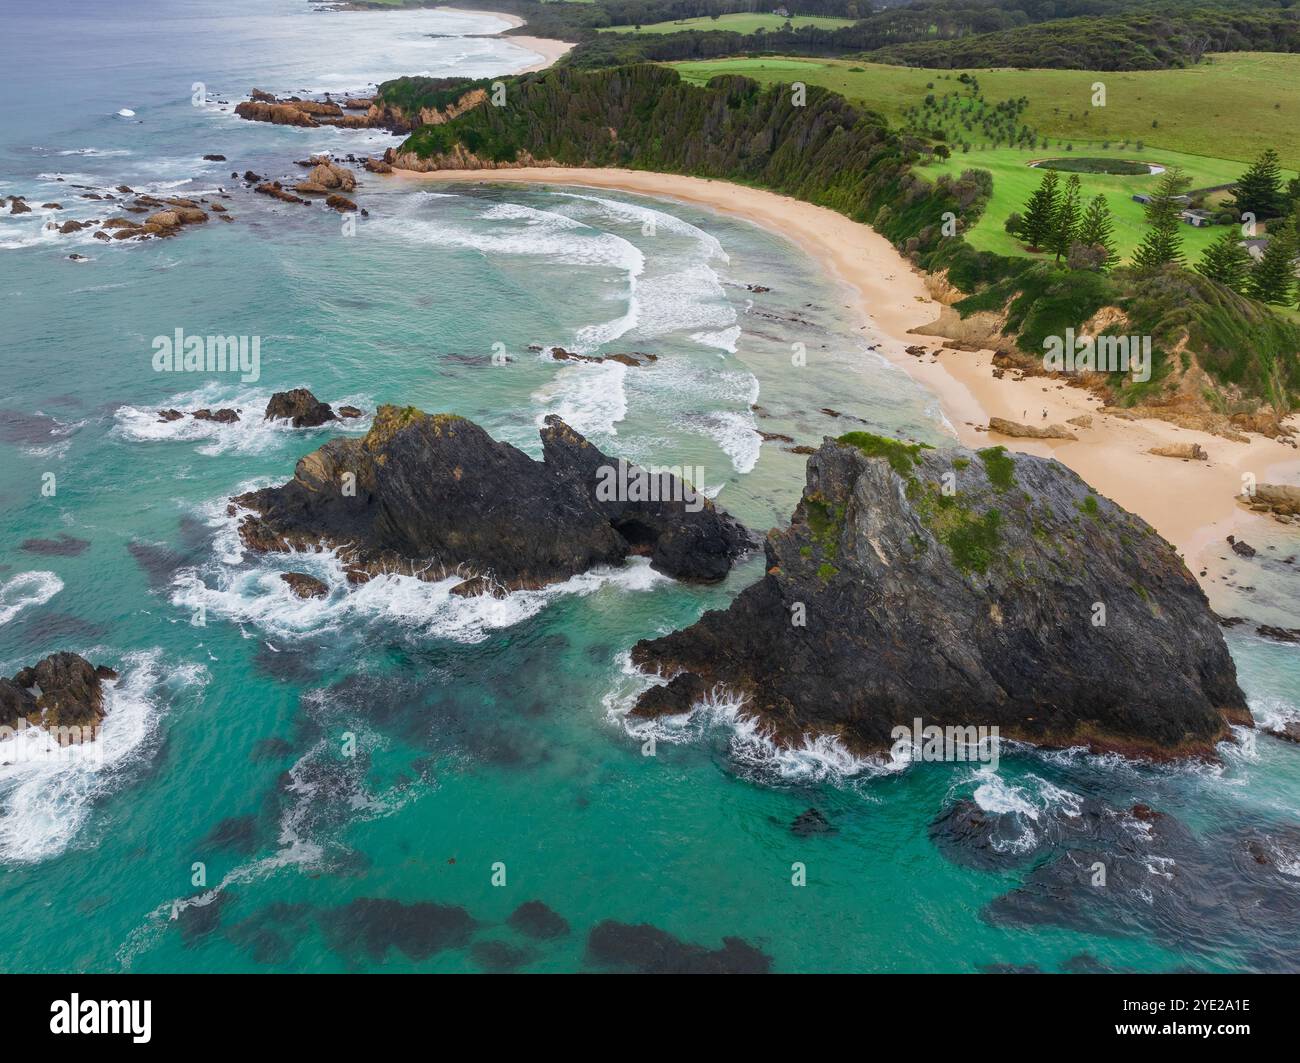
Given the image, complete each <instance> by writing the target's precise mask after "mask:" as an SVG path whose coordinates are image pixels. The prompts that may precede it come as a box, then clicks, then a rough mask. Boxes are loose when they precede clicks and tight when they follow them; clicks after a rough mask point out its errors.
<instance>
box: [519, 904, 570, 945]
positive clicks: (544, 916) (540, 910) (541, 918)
mask: <svg viewBox="0 0 1300 1063" xmlns="http://www.w3.org/2000/svg"><path fill="white" fill-rule="evenodd" d="M506 922H507V923H509V924H510V927H511V929H513V930H517V931H518V932H519V933H521V934H526V935H527V936H528V937H530V938H536V939H538V940H539V941H547V940H550V939H552V938H561V937H564V935H565V934H567V933H568V932H569V921H568V920H567V919H565V918H564V916H562V915H560V913H559V912H557V911H555V910H554V909H553V908H551V907H550V906H549V905H547V904H544V903H543V902H541V901H524V903H523V904H521V905H520V906H519V907H518V908H516V909H515V910H514V911H513V912H511V913H510V918H509V919H508V920H506Z"/></svg>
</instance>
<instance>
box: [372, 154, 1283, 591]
mask: <svg viewBox="0 0 1300 1063" xmlns="http://www.w3.org/2000/svg"><path fill="white" fill-rule="evenodd" d="M394 175H395V177H397V179H399V180H404V181H418V182H421V183H429V182H455V183H462V184H463V183H467V182H468V183H487V184H501V183H524V184H556V185H578V186H587V187H591V188H603V189H614V190H618V191H624V192H632V193H639V194H642V195H648V196H659V197H664V198H668V199H674V200H678V201H680V202H683V203H689V204H693V205H696V206H702V207H706V208H708V209H710V210H716V211H719V212H722V213H725V214H729V215H733V216H737V217H741V218H744V219H747V220H748V221H750V222H753V223H754V224H756V225H760V226H763V227H764V228H767V229H770V230H771V231H773V232H776V233H779V234H781V235H784V236H785V237H787V238H788V239H790V240H792V241H794V242H795V243H797V244H799V245H800V246H801V247H802V248H803V249H804V251H805V252H806V253H807V254H808V255H809V256H810V257H812V258H814V259H815V260H817V261H818V262H819V263H821V264H822V266H823V267H824V268H826V269H827V270H828V271H829V272H830V273H831V274H832V275H833V276H834V277H836V278H837V279H838V280H839V281H840V282H841V283H842V284H843V285H844V287H845V293H846V299H847V300H848V302H847V304H846V305H848V306H849V307H850V308H851V309H853V310H854V311H856V313H857V314H858V315H859V316H860V317H861V320H862V322H863V323H862V325H861V330H862V332H863V334H864V337H865V338H867V339H868V340H869V342H871V343H872V344H875V350H876V351H877V352H878V353H879V354H880V355H881V356H882V357H884V358H886V359H887V360H888V361H889V362H891V363H892V364H893V365H895V366H897V367H898V368H899V369H901V370H902V371H903V372H905V373H907V374H908V375H909V376H910V377H912V378H913V379H915V380H916V381H918V382H919V383H921V384H923V385H924V386H925V387H926V388H928V389H929V390H930V391H932V392H933V393H934V394H935V396H936V397H937V398H938V400H939V403H940V405H941V407H942V410H943V413H944V415H945V417H946V418H947V420H948V421H949V423H950V424H951V425H952V428H953V430H954V431H955V433H956V435H957V438H958V440H959V441H960V442H961V443H962V444H963V445H965V446H974V447H986V446H991V445H995V444H1003V445H1005V446H1006V447H1007V448H1008V449H1011V450H1016V451H1021V452H1023V453H1027V454H1037V455H1039V456H1042V457H1052V458H1055V459H1057V460H1058V461H1060V462H1062V463H1063V464H1065V465H1067V466H1069V467H1070V468H1071V469H1073V470H1074V471H1075V472H1077V473H1078V474H1079V475H1080V476H1081V477H1083V479H1084V480H1086V481H1087V482H1088V483H1089V484H1091V485H1092V486H1093V487H1094V488H1096V489H1097V490H1098V491H1100V492H1101V493H1102V494H1104V495H1106V496H1107V497H1109V498H1111V499H1113V500H1114V501H1115V502H1118V503H1119V504H1120V505H1121V506H1124V507H1125V508H1126V509H1129V510H1131V511H1132V512H1134V513H1137V514H1138V515H1139V516H1141V517H1142V518H1143V519H1144V520H1146V521H1147V522H1148V523H1150V524H1151V525H1152V526H1153V527H1154V528H1155V529H1156V530H1157V531H1158V532H1159V533H1160V534H1161V535H1162V536H1163V537H1164V538H1165V539H1167V540H1168V541H1169V542H1170V543H1172V544H1173V545H1174V546H1175V547H1176V548H1177V549H1178V551H1179V552H1180V553H1182V554H1183V556H1184V558H1185V560H1186V563H1187V565H1188V567H1189V568H1191V570H1192V571H1193V572H1195V573H1197V574H1198V575H1199V574H1200V573H1201V572H1202V571H1206V572H1208V573H1209V578H1206V577H1202V583H1203V584H1204V585H1206V586H1207V589H1208V588H1209V587H1210V586H1211V585H1212V584H1211V583H1210V579H1211V578H1213V576H1214V575H1215V574H1216V572H1217V571H1219V568H1218V559H1219V557H1220V554H1221V553H1222V547H1223V543H1224V541H1225V538H1226V537H1227V536H1228V535H1235V536H1236V537H1237V538H1246V539H1249V538H1250V536H1251V535H1252V534H1253V533H1254V532H1255V531H1257V530H1258V529H1261V528H1262V527H1264V526H1266V525H1268V524H1271V520H1270V518H1268V517H1266V516H1261V515H1259V514H1257V513H1252V512H1250V511H1249V510H1247V509H1245V508H1244V507H1243V506H1242V505H1241V504H1240V503H1238V502H1237V501H1236V496H1237V495H1238V494H1240V492H1241V490H1242V483H1243V477H1244V476H1246V475H1247V474H1250V475H1253V476H1254V478H1255V480H1256V481H1257V482H1258V483H1294V482H1296V481H1297V480H1298V479H1300V457H1297V454H1296V450H1295V448H1293V447H1291V446H1289V445H1288V444H1286V443H1285V442H1281V441H1279V440H1276V439H1270V438H1267V437H1265V436H1251V437H1250V439H1249V441H1248V442H1244V443H1243V442H1234V441H1232V440H1228V439H1225V438H1223V437H1221V436H1215V435H1211V434H1209V433H1206V432H1199V431H1195V430H1191V429H1185V428H1179V427H1177V426H1176V425H1173V424H1170V423H1168V422H1165V421H1159V420H1151V419H1141V420H1138V419H1134V420H1129V419H1126V418H1124V417H1120V416H1113V415H1109V414H1102V413H1101V412H1100V410H1101V405H1102V404H1101V400H1100V399H1099V398H1097V397H1096V396H1095V395H1093V394H1092V393H1091V392H1089V391H1087V390H1085V389H1083V388H1080V387H1071V386H1068V385H1067V384H1065V383H1064V382H1062V381H1061V380H1057V379H1054V378H1051V377H1042V376H1025V377H1023V378H1020V379H1016V378H1015V377H1014V376H1013V375H1012V374H1005V375H1002V376H1001V377H1000V378H999V377H995V376H994V375H993V352H992V351H988V350H984V351H957V350H953V349H952V348H951V347H950V346H949V344H950V341H949V340H947V339H944V338H943V337H938V336H932V335H928V334H926V332H925V331H924V330H925V328H926V326H927V325H930V324H932V323H933V322H934V321H935V320H936V318H937V317H938V316H939V312H940V310H941V309H942V304H941V303H940V302H939V301H938V300H937V299H935V298H934V297H933V295H932V294H931V292H930V289H929V287H928V285H927V282H926V277H925V275H924V274H922V273H920V272H919V271H917V270H916V269H914V268H913V267H912V265H911V264H910V263H909V262H907V260H906V259H904V258H903V256H902V255H901V254H900V253H899V252H898V250H897V249H896V248H895V247H894V246H893V245H892V244H891V243H890V242H889V240H887V239H886V238H885V237H884V236H882V235H880V234H879V233H877V232H875V231H874V230H873V229H871V228H870V227H868V226H866V225H862V224H860V223H858V222H854V221H851V220H850V219H848V218H846V217H845V216H844V215H842V214H839V213H838V212H836V211H833V210H831V209H829V208H827V207H819V206H815V205H814V204H811V203H805V202H803V201H802V200H797V199H793V198H791V197H789V196H783V195H779V194H777V193H774V192H768V191H764V190H761V189H756V188H749V187H746V186H742V185H736V184H732V183H730V182H727V181H720V180H710V179H706V178H699V177H687V176H683V175H679V174H661V173H651V172H646V171H640V170H622V169H599V168H579V167H527V168H502V169H494V170H491V171H483V170H436V171H431V172H427V173H415V172H412V171H402V170H395V171H394ZM918 345H923V346H926V347H928V348H929V349H930V350H931V351H934V350H942V353H941V354H939V355H938V356H937V357H935V356H933V355H932V354H930V353H927V354H925V355H924V356H922V357H915V356H913V355H910V354H908V353H907V348H908V347H916V346H918ZM1044 411H1046V417H1044ZM1085 415H1086V416H1090V417H1091V427H1074V426H1072V428H1071V430H1072V431H1073V432H1074V434H1075V435H1076V436H1077V438H1076V439H1072V440H1071V439H1024V438H1012V437H1009V436H1004V435H1001V434H999V433H996V432H990V431H988V429H987V426H988V423H989V419H990V418H992V417H1003V418H1006V419H1007V420H1010V421H1017V422H1025V423H1028V424H1031V425H1047V424H1054V423H1062V424H1063V423H1065V422H1067V421H1070V420H1071V419H1073V418H1078V417H1081V416H1085ZM1183 443H1196V444H1199V445H1200V446H1201V447H1202V448H1203V449H1204V450H1205V452H1206V454H1207V455H1208V458H1207V460H1205V461H1199V460H1180V459H1176V458H1169V457H1163V456H1157V455H1154V454H1151V453H1150V451H1151V450H1152V449H1153V448H1156V447H1167V446H1170V445H1173V444H1183Z"/></svg>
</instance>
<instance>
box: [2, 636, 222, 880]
mask: <svg viewBox="0 0 1300 1063" xmlns="http://www.w3.org/2000/svg"><path fill="white" fill-rule="evenodd" d="M162 672H163V668H162V661H161V651H158V650H151V651H147V652H137V653H132V654H129V655H128V656H127V657H126V658H125V660H124V662H123V665H122V677H121V678H120V679H119V680H117V681H108V682H105V684H104V709H105V713H106V715H105V717H104V720H103V723H102V724H101V725H100V729H99V734H98V736H97V737H96V738H95V740H94V741H93V742H86V743H83V744H81V745H69V746H59V745H58V744H57V743H54V742H52V741H50V739H49V737H48V735H47V734H46V732H44V731H43V730H41V729H40V728H35V727H32V728H28V729H27V730H25V731H21V732H19V733H18V734H17V735H15V736H14V737H12V738H9V739H6V740H5V741H3V742H0V860H4V861H9V862H15V863H31V862H34V861H38V860H44V859H48V858H49V857H51V856H54V855H57V854H58V853H60V852H62V851H63V850H64V849H65V848H67V846H68V845H69V844H70V843H71V842H72V841H73V839H74V838H75V837H76V835H77V834H78V833H79V832H80V831H81V830H82V829H83V827H84V826H85V823H86V821H87V820H88V819H89V817H90V815H91V812H92V811H93V809H94V805H95V802H96V800H98V799H99V798H100V797H102V796H103V795H105V794H107V793H108V792H110V791H111V790H112V789H113V788H114V787H115V786H116V785H117V782H118V781H119V780H120V778H121V774H122V770H123V769H124V768H125V767H127V766H128V765H130V764H132V763H133V762H134V761H135V759H136V758H137V756H138V755H139V753H140V751H141V750H142V749H143V748H145V747H146V746H147V745H148V739H149V738H150V736H151V735H152V734H153V733H154V730H155V729H156V727H157V724H158V720H159V717H160V715H161V714H162V712H163V708H162V707H161V705H160V701H161V699H162V698H163V697H165V695H166V694H168V693H175V692H177V691H180V690H183V689H184V688H186V687H189V686H193V685H195V684H198V683H202V682H205V681H206V672H205V671H204V669H202V668H200V667H198V666H193V665H187V666H184V667H181V668H168V669H167V670H166V679H165V680H164V679H162V678H160V677H161V675H162Z"/></svg>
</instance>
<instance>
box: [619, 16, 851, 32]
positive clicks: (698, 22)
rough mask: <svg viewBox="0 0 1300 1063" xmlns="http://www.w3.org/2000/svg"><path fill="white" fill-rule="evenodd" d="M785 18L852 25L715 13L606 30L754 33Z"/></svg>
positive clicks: (811, 18) (830, 22)
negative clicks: (675, 20)
mask: <svg viewBox="0 0 1300 1063" xmlns="http://www.w3.org/2000/svg"><path fill="white" fill-rule="evenodd" d="M787 22H789V23H790V24H791V25H793V26H794V28H795V29H799V27H801V26H816V27H817V28H818V29H823V30H833V29H838V28H839V27H840V26H852V25H853V19H851V18H828V17H826V16H822V15H791V16H790V17H789V18H782V17H781V16H780V15H745V14H737V15H719V16H718V17H717V18H709V17H708V16H705V17H703V18H685V19H681V20H680V21H677V22H655V23H651V24H650V25H648V26H642V27H641V28H640V29H637V28H636V27H635V26H610V27H609V29H607V30H605V31H604V32H606V33H684V32H686V31H687V30H729V31H730V32H732V33H755V32H757V31H758V30H760V29H761V30H777V29H780V28H781V27H782V26H784V25H785V24H786V23H787Z"/></svg>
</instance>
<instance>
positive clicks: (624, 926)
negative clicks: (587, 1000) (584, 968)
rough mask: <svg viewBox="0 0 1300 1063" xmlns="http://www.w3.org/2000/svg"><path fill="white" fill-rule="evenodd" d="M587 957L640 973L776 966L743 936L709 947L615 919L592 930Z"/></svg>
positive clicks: (718, 971)
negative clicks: (713, 947) (712, 947)
mask: <svg viewBox="0 0 1300 1063" xmlns="http://www.w3.org/2000/svg"><path fill="white" fill-rule="evenodd" d="M587 960H588V962H589V963H590V964H592V965H593V966H596V967H604V968H610V969H613V970H625V971H635V972H637V973H640V974H767V973H768V972H769V971H771V969H772V958H771V957H770V956H768V955H766V954H765V953H763V952H760V951H759V950H758V949H756V948H754V946H753V945H751V944H749V943H748V942H747V941H744V940H742V939H741V938H736V937H726V938H723V939H722V948H720V949H707V948H705V947H704V946H703V945H695V944H692V943H690V942H686V941H682V940H681V939H679V938H676V937H674V936H673V935H672V934H670V933H668V932H667V931H666V930H660V929H659V928H658V927H655V926H651V925H650V924H649V923H640V924H637V925H633V924H631V923H619V922H616V921H615V920H613V919H606V920H605V921H604V922H603V923H600V924H599V925H598V926H596V927H595V929H593V930H592V932H591V934H590V936H589V937H588V938H587Z"/></svg>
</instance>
